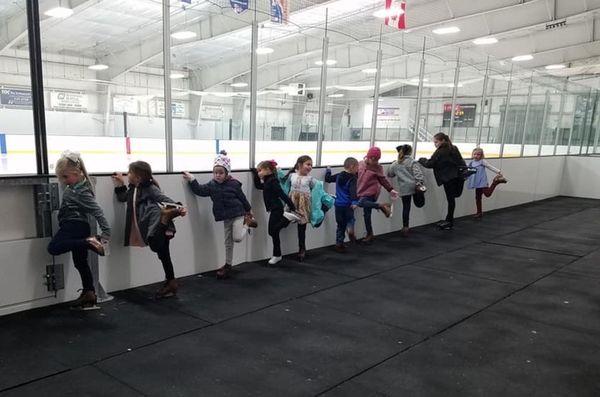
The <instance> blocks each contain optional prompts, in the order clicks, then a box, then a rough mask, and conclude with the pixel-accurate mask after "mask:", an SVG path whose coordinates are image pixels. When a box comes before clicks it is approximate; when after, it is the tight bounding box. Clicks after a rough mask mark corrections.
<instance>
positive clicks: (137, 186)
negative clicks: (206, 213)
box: [112, 161, 187, 299]
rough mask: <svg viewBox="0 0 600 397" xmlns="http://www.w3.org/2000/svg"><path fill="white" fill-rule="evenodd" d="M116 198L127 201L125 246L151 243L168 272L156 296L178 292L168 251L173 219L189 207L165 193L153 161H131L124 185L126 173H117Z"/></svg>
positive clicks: (173, 227)
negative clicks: (151, 162) (151, 164)
mask: <svg viewBox="0 0 600 397" xmlns="http://www.w3.org/2000/svg"><path fill="white" fill-rule="evenodd" d="M112 179H113V182H114V184H115V193H116V195H117V199H118V200H119V201H121V202H126V203H127V215H126V218H125V246H126V247H127V246H132V247H145V246H146V245H149V246H150V249H151V250H152V251H153V252H156V253H157V254H158V258H159V259H160V261H161V263H162V266H163V269H164V271H165V279H166V281H165V283H164V284H163V286H162V287H161V288H160V289H159V290H158V291H157V292H156V298H159V299H160V298H167V297H170V296H174V295H176V294H177V287H178V285H177V281H176V280H175V272H174V270H173V262H172V261H171V253H170V251H169V240H171V239H172V238H173V237H174V236H175V225H174V224H173V221H172V219H173V218H176V217H178V216H185V215H186V214H187V210H186V209H185V208H184V207H182V206H181V205H178V204H176V203H175V202H174V201H173V200H172V199H170V198H169V197H167V196H165V195H164V194H163V193H162V192H161V191H160V187H159V185H158V182H156V181H155V180H154V178H153V176H152V168H151V167H150V164H148V163H146V162H144V161H135V162H133V163H131V164H129V173H128V174H127V179H128V182H129V186H125V180H124V176H123V174H119V173H114V174H113V176H112ZM168 204H172V205H168Z"/></svg>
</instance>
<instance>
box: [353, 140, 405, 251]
mask: <svg viewBox="0 0 600 397" xmlns="http://www.w3.org/2000/svg"><path fill="white" fill-rule="evenodd" d="M379 159H381V149H379V148H378V147H376V146H373V147H372V148H370V149H369V151H368V152H367V156H366V157H365V159H364V161H361V162H360V163H359V164H358V188H357V195H358V206H359V207H362V208H363V209H364V217H365V227H366V229H367V235H366V237H365V238H364V239H363V243H367V244H370V243H372V242H373V238H374V237H373V226H372V225H371V211H372V210H373V209H378V210H381V212H383V213H384V215H385V216H386V217H387V218H389V217H390V216H391V215H392V209H391V205H390V204H388V203H385V204H379V203H378V202H377V198H378V197H379V190H380V186H383V187H384V188H385V190H387V191H388V192H390V195H391V197H392V199H396V198H398V192H397V191H395V190H394V188H393V187H392V185H391V184H390V182H389V181H388V180H387V179H386V177H385V175H384V174H383V167H382V166H381V165H379Z"/></svg>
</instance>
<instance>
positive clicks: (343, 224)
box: [335, 207, 354, 245]
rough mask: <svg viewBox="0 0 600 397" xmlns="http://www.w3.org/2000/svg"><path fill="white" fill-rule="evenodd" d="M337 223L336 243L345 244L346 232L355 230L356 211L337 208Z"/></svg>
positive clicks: (349, 208)
mask: <svg viewBox="0 0 600 397" xmlns="http://www.w3.org/2000/svg"><path fill="white" fill-rule="evenodd" d="M335 221H336V222H337V229H336V231H335V243H336V244H338V245H340V244H344V239H345V238H346V230H347V229H354V210H353V209H352V207H335Z"/></svg>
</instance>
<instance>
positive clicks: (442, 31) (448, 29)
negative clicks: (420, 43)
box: [433, 26, 460, 34]
mask: <svg viewBox="0 0 600 397" xmlns="http://www.w3.org/2000/svg"><path fill="white" fill-rule="evenodd" d="M458 32H460V29H459V28H458V26H448V27H446V28H438V29H433V33H435V34H450V33H458Z"/></svg>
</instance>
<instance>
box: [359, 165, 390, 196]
mask: <svg viewBox="0 0 600 397" xmlns="http://www.w3.org/2000/svg"><path fill="white" fill-rule="evenodd" d="M380 185H381V186H383V188H384V189H385V190H387V191H388V192H391V191H392V190H393V187H392V185H391V184H390V182H389V181H388V180H387V178H386V177H385V175H384V173H383V167H382V166H381V165H379V164H377V165H367V163H365V162H364V161H361V162H360V163H359V164H358V188H357V192H356V194H357V195H358V197H359V198H360V197H375V198H377V197H379V190H380Z"/></svg>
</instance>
